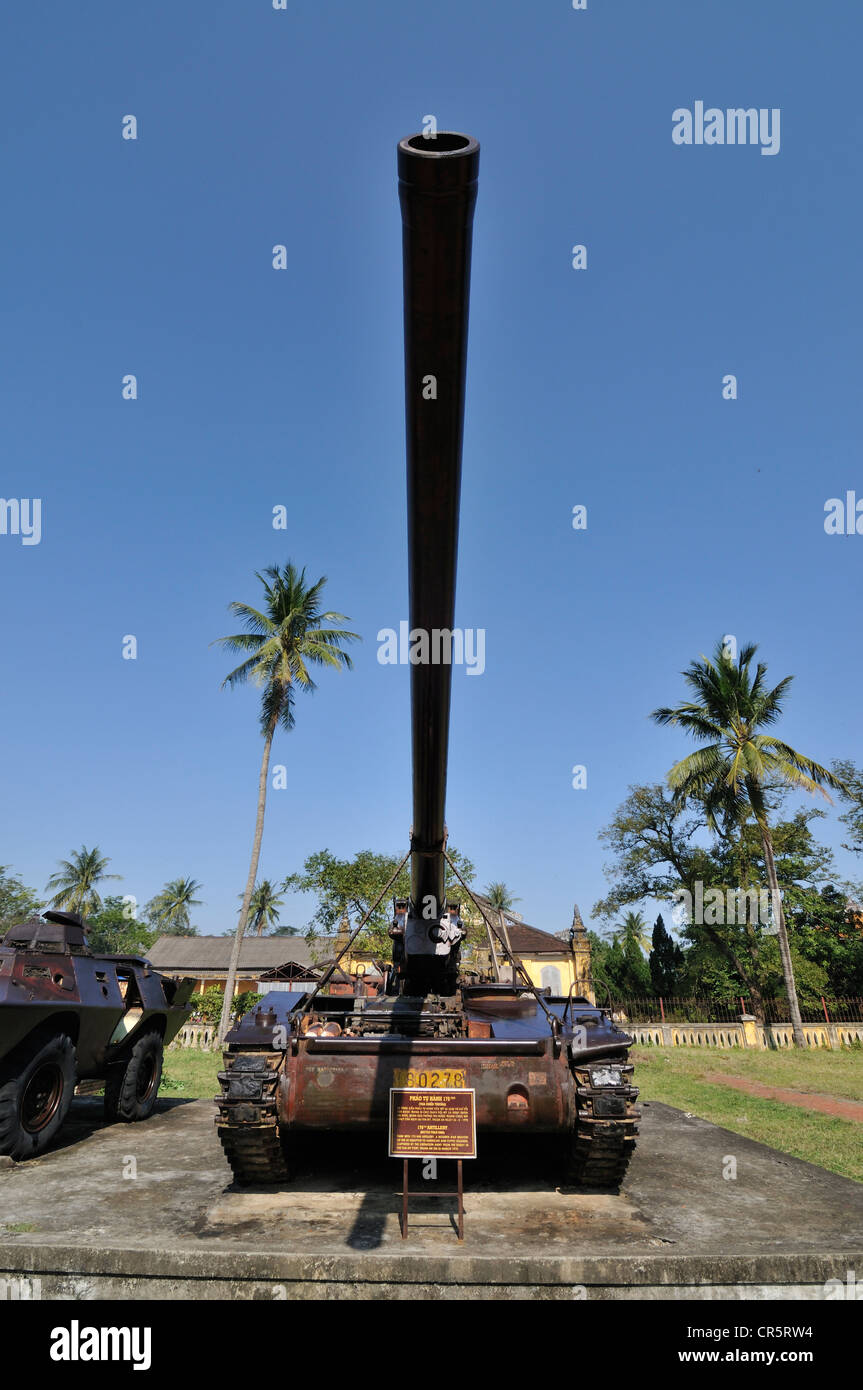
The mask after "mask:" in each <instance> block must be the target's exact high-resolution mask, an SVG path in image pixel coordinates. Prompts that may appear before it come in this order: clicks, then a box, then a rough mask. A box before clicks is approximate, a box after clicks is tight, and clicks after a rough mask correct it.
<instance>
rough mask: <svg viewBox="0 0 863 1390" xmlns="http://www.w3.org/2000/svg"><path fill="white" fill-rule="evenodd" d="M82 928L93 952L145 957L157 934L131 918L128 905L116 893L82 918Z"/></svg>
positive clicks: (144, 924)
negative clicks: (83, 921) (84, 927)
mask: <svg viewBox="0 0 863 1390" xmlns="http://www.w3.org/2000/svg"><path fill="white" fill-rule="evenodd" d="M86 927H87V941H88V943H89V946H90V950H91V951H92V952H93V953H94V955H103V954H105V955H118V956H146V954H147V952H148V951H149V949H150V947H151V946H152V945H153V942H154V941H155V940H156V937H157V936H158V934H159V933H158V932H157V931H153V930H151V929H150V928H149V927H148V926H147V924H146V922H141V921H139V920H138V919H137V918H136V917H133V916H132V915H131V911H130V904H129V903H128V902H127V901H125V900H124V899H123V898H121V897H118V896H116V895H114V896H110V897H107V898H106V899H105V901H104V902H103V904H102V906H101V908H100V910H99V911H98V912H94V913H92V914H91V915H90V916H89V917H88V918H87V919H86Z"/></svg>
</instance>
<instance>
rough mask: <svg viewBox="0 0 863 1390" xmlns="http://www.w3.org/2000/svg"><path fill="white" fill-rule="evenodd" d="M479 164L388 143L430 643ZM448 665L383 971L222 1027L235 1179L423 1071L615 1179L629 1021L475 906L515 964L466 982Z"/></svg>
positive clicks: (447, 592) (456, 470)
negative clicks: (543, 976)
mask: <svg viewBox="0 0 863 1390" xmlns="http://www.w3.org/2000/svg"><path fill="white" fill-rule="evenodd" d="M478 167H479V146H478V144H477V142H476V141H475V140H473V139H471V138H470V137H469V136H466V135H459V134H452V133H443V132H440V133H438V134H437V136H436V137H434V138H429V137H427V136H424V135H414V136H411V137H409V138H407V139H405V140H402V141H401V142H400V144H399V147H398V172H399V198H400V202H401V212H402V232H403V264H404V326H405V402H406V424H407V500H408V528H407V530H408V534H407V541H408V570H409V598H410V627H411V631H412V633H415V632H419V633H421V634H426V635H427V647H426V649H427V651H428V652H429V654H431V653H432V652H433V651H435V650H436V651H437V652H438V654H440V653H441V651H442V650H443V648H442V645H441V644H442V642H443V643H445V642H446V641H447V640H451V635H452V633H453V623H454V617H455V574H456V554H457V544H458V519H459V495H460V486H461V458H462V429H463V418H464V388H465V369H466V353H467V327H468V288H469V279H470V259H471V235H472V221H473V209H474V203H475V200H476V191H477V175H478ZM451 678H452V663H451V661H449V660H447V659H446V658H445V657H444V659H442V660H441V659H438V660H432V659H430V660H428V661H423V660H420V661H417V662H416V663H415V664H414V663H411V667H410V681H411V735H412V771H413V825H412V830H411V837H410V850H409V855H410V864H411V890H410V896H409V898H408V899H407V900H396V902H395V904H394V912H393V922H392V927H391V930H390V936H391V938H392V943H393V951H392V956H393V960H392V966H391V967H390V969H389V970H388V972H387V977H386V982H385V984H384V985H383V986H382V987H381V989H380V990H379V992H378V993H377V994H369V992H368V990H367V988H363V987H361V986H360V984H359V983H358V985H357V989H356V991H355V992H353V993H349V992H346V991H345V989H344V986H343V985H340V987H339V989H338V990H335V989H332V990H329V989H328V988H327V984H328V980H329V979H331V978H332V973H333V972H332V970H330V971H327V972H326V973H325V974H324V976H323V978H322V979H321V980H320V981H319V982H318V983H317V984H316V985H315V987H314V988H313V989H307V990H305V991H303V990H295V991H292V992H291V991H274V992H272V993H270V994H268V995H266V997H265V998H264V999H262V1000H261V1002H260V1004H259V1005H258V1007H257V1008H255V1009H254V1010H253V1011H252V1012H250V1013H249V1014H247V1015H246V1016H245V1018H243V1020H242V1022H241V1023H240V1024H239V1025H238V1026H237V1027H235V1028H234V1029H233V1030H232V1031H231V1032H229V1033H228V1034H227V1037H226V1039H225V1045H226V1052H225V1067H224V1070H223V1071H222V1072H221V1073H220V1081H221V1094H220V1095H219V1096H218V1097H217V1100H216V1104H217V1108H218V1113H217V1116H216V1124H217V1128H218V1133H219V1137H220V1139H221V1142H222V1145H223V1147H224V1150H225V1153H226V1155H227V1158H228V1160H229V1162H230V1165H231V1168H232V1170H233V1173H234V1177H235V1179H236V1180H237V1181H238V1182H240V1183H282V1182H285V1181H287V1180H289V1177H290V1166H291V1154H292V1137H293V1136H296V1135H301V1134H303V1133H313V1132H317V1133H319V1134H320V1133H321V1132H324V1131H326V1132H329V1133H331V1134H334V1135H335V1134H339V1133H345V1132H350V1131H357V1130H366V1129H369V1128H375V1129H380V1131H381V1132H382V1134H383V1133H385V1131H386V1126H387V1120H388V1105H389V1091H390V1088H391V1087H393V1086H405V1085H417V1084H420V1085H429V1084H430V1085H446V1086H456V1087H458V1086H465V1087H470V1088H472V1089H473V1090H474V1091H475V1103H476V1122H477V1133H478V1136H479V1142H480V1144H481V1143H482V1136H483V1135H484V1134H486V1135H489V1134H495V1135H506V1134H516V1133H520V1134H525V1133H527V1134H530V1135H533V1136H537V1137H538V1138H540V1137H542V1138H544V1139H545V1140H546V1141H549V1142H550V1141H554V1142H555V1144H556V1146H557V1151H558V1152H560V1153H561V1164H560V1178H561V1181H577V1182H582V1183H585V1184H589V1185H598V1186H614V1185H616V1184H617V1183H618V1182H619V1181H620V1179H621V1178H622V1176H623V1174H624V1172H625V1170H626V1166H627V1163H628V1161H629V1158H630V1155H631V1153H632V1150H633V1147H634V1144H635V1136H636V1133H637V1120H638V1111H637V1110H636V1108H635V1101H636V1097H637V1095H638V1092H637V1090H636V1089H635V1088H634V1086H633V1085H632V1070H633V1069H632V1066H631V1064H630V1063H629V1061H628V1048H629V1047H630V1046H631V1042H632V1039H631V1038H630V1037H629V1036H628V1035H627V1034H626V1033H624V1032H622V1031H621V1030H620V1029H619V1028H618V1027H617V1026H616V1024H615V1023H614V1021H613V1019H612V1018H611V1017H610V1016H609V1014H608V1013H607V1012H606V1011H605V1010H603V1009H600V1008H597V1007H595V1006H594V1005H592V1004H591V1003H590V1001H589V1000H588V999H587V998H583V997H579V996H575V995H574V994H573V993H572V992H570V994H569V995H568V996H566V997H554V996H552V995H550V994H548V993H546V992H545V991H541V990H539V989H537V988H536V987H535V985H534V984H532V983H531V981H530V979H529V977H528V976H527V974H526V972H525V971H524V970H523V968H522V967H521V965H520V963H519V962H518V961H517V960H516V959H515V958H514V957H513V956H512V953H511V951H510V950H509V946H508V942H507V940H506V935H505V933H503V932H500V933H499V932H498V927H497V926H496V924H495V922H494V920H492V919H491V918H490V917H488V916H487V914H486V913H485V912H484V911H483V910H482V909H480V911H482V915H483V916H484V917H485V919H486V926H487V929H488V931H489V941H490V945H491V946H492V950H491V953H490V955H491V958H492V959H494V960H495V962H497V958H498V954H499V955H500V956H502V957H503V958H504V959H505V960H506V961H507V963H508V973H509V978H508V980H503V979H501V978H500V976H501V972H500V971H499V970H498V969H497V968H496V969H495V975H496V976H497V978H494V979H490V980H488V981H486V982H483V981H482V980H473V981H472V982H468V979H467V977H466V976H465V975H464V973H463V972H462V971H461V970H460V949H461V943H462V941H463V939H464V937H465V934H466V932H465V926H464V923H463V920H462V916H461V905H460V903H459V902H457V901H448V900H447V897H446V893H445V883H446V867H447V862H448V861H447V853H446V827H445V819H444V806H445V793H446V774H447V751H448V742H449V716H450V687H451ZM477 906H478V905H477ZM359 930H360V928H357V931H359ZM356 935H357V933H356V932H355V933H354V937H356ZM352 939H353V938H352ZM495 941H496V946H495ZM342 954H344V952H343V953H342Z"/></svg>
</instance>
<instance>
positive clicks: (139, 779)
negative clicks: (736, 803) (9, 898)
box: [0, 0, 863, 932]
mask: <svg viewBox="0 0 863 1390" xmlns="http://www.w3.org/2000/svg"><path fill="white" fill-rule="evenodd" d="M430 16H431V11H430V9H429V7H428V6H426V5H422V4H419V3H410V4H408V3H404V2H403V0H400V2H399V3H395V2H394V3H383V2H382V0H378V2H377V3H373V4H369V5H362V6H361V5H357V4H355V3H354V4H348V3H345V2H344V0H336V2H335V3H334V2H332V0H331V2H330V3H326V4H319V5H303V4H300V3H296V0H289V4H288V9H287V11H284V12H277V11H274V10H273V9H272V6H271V3H270V0H243V3H242V4H239V3H235V2H232V3H219V2H218V0H206V3H204V0H170V3H167V2H166V0H150V3H148V4H147V5H146V6H125V5H123V6H118V5H116V4H114V3H107V2H106V0H91V3H89V4H88V5H87V6H86V7H84V9H82V8H81V7H79V6H71V5H68V4H62V3H59V0H55V2H54V3H47V4H40V5H38V6H25V5H23V4H19V5H17V6H16V7H15V8H14V10H11V11H10V12H9V13H8V14H7V16H6V18H5V21H4V29H5V39H4V45H3V52H2V56H0V75H2V82H0V91H2V97H0V101H2V109H3V123H2V183H3V190H4V206H5V211H4V218H3V242H4V255H3V258H2V267H0V276H2V293H0V315H2V326H0V339H2V343H3V348H4V353H3V358H4V363H3V370H2V373H0V395H2V400H0V409H2V443H3V448H2V473H0V477H2V485H0V494H2V495H3V496H4V497H6V498H15V497H17V498H22V497H39V498H41V499H42V507H43V521H42V539H41V542H40V544H38V545H32V546H25V545H23V544H22V543H21V538H20V537H18V536H13V535H8V534H7V535H0V586H2V589H0V592H2V603H3V610H2V611H3V641H2V662H3V710H4V717H3V721H2V731H3V738H2V775H3V786H4V796H3V799H2V839H0V863H7V864H11V865H12V866H13V868H14V870H15V871H16V872H19V873H20V874H21V875H22V876H23V878H24V880H25V881H26V882H28V883H31V884H33V885H34V886H36V887H37V888H41V887H43V885H44V883H45V880H46V878H47V877H48V875H49V874H50V873H51V872H52V871H53V869H54V867H55V864H56V861H57V860H58V859H59V858H62V857H66V856H67V855H68V854H69V852H70V851H71V850H72V849H73V848H75V847H77V846H79V845H81V844H82V842H83V843H86V844H87V845H88V846H89V845H92V844H98V845H99V846H100V847H101V849H102V850H103V852H104V853H106V854H108V855H110V857H111V860H112V868H113V869H114V870H116V871H117V872H118V873H120V874H122V875H123V881H122V884H120V885H118V888H119V891H122V892H127V893H131V894H134V895H135V896H136V897H137V898H138V900H139V901H141V902H143V901H146V899H147V898H149V897H150V896H151V895H152V894H153V893H154V892H155V891H157V890H158V888H159V887H160V886H161V884H162V883H163V882H164V881H165V880H166V879H167V878H171V877H176V876H179V875H192V876H194V877H195V878H197V879H199V880H201V881H202V882H203V884H204V892H203V895H202V896H203V897H204V900H205V906H204V907H203V908H201V909H200V910H199V911H198V912H197V914H196V920H197V922H198V924H199V925H200V927H201V929H202V930H205V931H211V932H221V931H223V930H224V929H225V928H227V927H229V926H231V925H232V924H233V922H234V920H235V913H236V909H237V895H238V894H239V892H240V891H241V889H242V887H243V884H244V881H245V876H246V873H247V869H248V854H249V849H250V843H251V835H252V829H253V822H254V807H255V797H256V788H257V775H258V763H259V757H260V751H261V749H260V736H259V734H258V730H257V708H256V696H255V693H254V691H253V690H251V689H250V690H247V691H240V692H236V691H235V692H225V691H221V690H220V689H219V683H220V680H221V678H222V676H223V675H224V673H225V672H226V670H227V669H228V666H227V662H226V658H225V655H224V654H222V653H220V651H219V649H218V648H214V647H210V646H209V645H208V644H209V643H210V642H211V641H212V639H214V638H216V637H218V636H220V635H222V634H224V633H226V632H229V631H231V630H233V624H232V620H231V619H230V617H229V616H228V614H227V605H228V603H229V602H230V601H231V600H232V599H243V600H246V601H251V602H254V601H255V600H256V598H257V583H256V581H255V579H254V571H255V570H256V569H260V568H262V567H264V566H265V565H268V564H272V563H275V562H279V563H281V562H284V561H285V560H286V559H287V558H289V557H290V558H292V559H293V560H295V561H296V562H298V563H299V564H303V565H305V566H307V567H308V570H309V573H310V575H311V576H313V577H315V578H317V577H318V576H319V575H321V574H326V575H328V576H329V583H328V586H327V597H328V600H329V603H330V604H331V606H333V607H334V608H336V609H339V610H341V611H342V612H344V613H347V614H348V615H350V618H351V620H352V626H353V628H354V629H355V630H356V631H358V632H360V633H362V634H363V637H364V641H363V644H362V646H360V647H358V648H357V649H356V650H355V662H356V669H355V670H354V672H353V673H351V674H347V675H334V674H329V673H324V674H323V675H322V677H321V680H320V688H319V691H318V693H317V694H316V695H315V696H314V697H313V698H311V699H307V700H301V701H300V702H299V705H298V710H297V727H296V730H295V732H294V733H292V734H291V735H289V736H281V737H280V738H279V740H278V741H277V744H276V747H275V751H274V761H275V762H276V763H284V764H285V765H286V767H287V769H288V778H287V788H286V789H285V790H279V791H272V792H271V793H270V799H269V809H268V813H267V824H266V830H265V836H264V849H263V856H262V862H261V872H262V874H266V875H269V876H271V877H274V878H277V877H281V876H283V875H284V874H286V873H288V872H290V871H292V870H294V869H296V868H297V867H299V865H300V864H301V862H302V860H303V858H304V857H305V856H306V855H307V854H308V853H310V852H312V851H314V850H316V849H319V848H322V847H324V846H329V847H330V848H331V849H332V850H334V851H335V852H337V853H339V854H341V855H346V856H347V855H350V854H352V853H353V852H355V851H356V850H359V849H362V848H366V847H372V848H375V849H381V850H391V851H395V850H398V849H399V848H400V847H406V837H407V831H408V823H409V818H410V787H409V777H410V768H409V720H408V677H407V668H405V667H389V666H381V665H379V664H378V662H377V660H376V651H377V643H376V640H375V639H376V634H377V632H378V630H379V629H380V628H382V627H387V626H393V627H394V626H396V625H397V624H398V622H399V620H400V619H402V618H404V617H406V616H407V601H406V588H407V578H406V556H405V500H404V413H403V412H404V405H403V380H402V337H401V262H400V256H401V249H400V220H399V211H398V202H397V196H396V177H395V149H396V143H397V141H398V139H399V138H400V137H402V136H404V135H407V134H410V133H412V132H414V131H416V130H419V129H420V128H421V123H422V119H423V117H424V116H425V115H427V114H430V113H431V114H434V115H435V117H436V119H437V121H438V125H439V128H440V129H442V130H443V129H455V130H461V131H467V132H469V133H470V134H472V135H474V136H476V137H477V138H478V139H479V141H480V142H481V145H482V155H481V166H480V191H479V200H478V204H477V213H476V221H475V228H474V272H473V286H472V301H471V339H470V350H469V373H468V398H467V417H466V430H465V452H464V484H463V498H462V529H461V549H460V561H459V588H458V607H457V616H456V620H457V622H458V623H459V625H460V626H462V627H465V628H466V627H483V628H485V630H486V633H487V638H486V643H487V651H486V671H485V673H484V674H483V675H482V677H469V676H467V674H466V672H465V671H463V670H461V671H456V673H455V679H454V684H453V727H452V746H451V762H450V767H451V772H450V784H449V795H448V822H449V828H450V834H451V838H452V841H453V843H454V844H456V845H457V846H458V847H459V848H460V849H461V850H463V851H464V852H466V853H468V854H469V855H470V856H471V858H472V859H473V860H474V862H475V863H476V865H477V868H478V881H479V883H480V884H483V883H485V882H487V881H489V880H490V879H495V878H502V879H505V880H506V882H507V883H508V884H509V885H510V887H511V888H512V890H513V891H514V892H515V893H517V894H518V895H519V897H520V898H521V899H522V902H521V904H520V905H519V906H520V908H521V910H522V911H523V912H524V914H525V916H526V917H527V918H528V919H529V920H531V921H533V922H535V923H536V924H537V925H538V926H542V927H545V928H546V929H548V930H551V931H557V930H560V929H561V928H563V927H565V926H566V925H568V922H569V919H570V915H571V909H572V902H573V900H578V902H579V904H580V905H581V908H582V911H583V912H584V914H585V916H586V915H587V912H588V910H589V908H590V906H591V905H592V904H593V903H594V902H595V901H596V899H597V898H598V897H599V896H600V895H601V894H602V893H603V892H604V891H605V886H606V885H605V879H604V877H603V873H602V861H603V853H602V849H601V846H600V845H599V844H598V843H597V839H596V836H597V831H598V830H599V829H600V828H601V827H602V826H603V825H605V824H606V823H607V822H608V820H609V818H610V816H611V815H612V813H613V811H614V808H615V807H616V806H617V805H618V803H619V802H620V801H621V800H622V799H623V797H624V796H625V794H626V789H627V785H628V784H629V783H632V782H638V781H653V780H659V779H660V778H661V777H662V776H663V775H664V773H665V772H666V770H667V768H668V767H669V766H670V764H671V763H672V762H673V761H674V760H675V759H676V758H677V757H678V756H680V755H681V754H682V753H683V752H684V751H686V749H687V745H686V744H685V743H684V742H683V741H682V739H681V736H680V735H678V734H677V733H675V732H674V731H667V730H659V729H656V728H655V727H654V726H653V725H652V724H651V723H650V722H649V721H648V719H647V715H648V713H649V711H650V710H651V709H652V708H654V707H655V706H656V705H659V704H665V703H674V702H676V700H677V699H678V698H679V697H681V696H682V694H683V683H682V681H681V679H680V676H679V672H680V671H681V669H682V668H683V667H684V666H685V665H687V664H688V662H689V661H690V660H691V659H692V658H693V657H694V656H696V655H698V654H699V653H700V652H703V651H708V650H709V649H710V648H711V647H712V646H713V644H714V642H715V641H716V640H717V638H719V637H720V636H722V635H723V634H725V633H732V634H735V635H736V636H737V637H738V639H739V640H741V641H742V640H747V639H750V640H755V641H757V642H758V643H759V644H760V648H761V655H762V656H763V657H764V659H765V660H766V661H767V662H768V667H769V672H770V675H771V676H772V677H775V679H776V680H778V679H779V678H780V677H782V676H784V675H786V674H788V673H794V674H795V676H796V680H795V682H794V685H793V687H792V692H791V697H790V699H789V702H788V713H787V717H786V719H785V720H784V722H783V725H782V730H783V733H784V735H785V736H786V737H787V738H788V740H789V741H790V742H792V743H794V744H796V745H797V746H799V747H801V748H802V749H803V750H804V751H806V752H807V753H809V754H811V755H812V756H814V757H815V758H817V759H819V760H820V761H829V759H831V758H833V757H852V758H856V759H857V760H858V761H859V760H861V759H863V748H861V738H860V722H859V708H860V690H861V678H863V671H861V639H860V620H859V615H858V610H859V604H860V572H861V565H863V536H853V537H849V536H845V537H839V536H827V535H826V534H825V532H824V525H823V521H824V504H825V501H826V500H827V499H828V498H831V497H836V496H842V495H844V493H845V492H846V490H848V489H856V491H857V493H858V495H859V496H860V497H863V466H861V462H860V424H861V422H860V408H861V407H860V401H861V393H860V374H861V353H860V326H859V324H860V303H861V262H860V252H859V224H860V214H861V191H860V164H859V150H860V147H861V137H863V130H861V124H863V117H861V106H860V102H859V72H858V66H859V53H860V48H861V39H863V11H861V10H860V7H859V5H857V4H855V3H852V0H848V3H831V4H829V5H826V6H820V7H815V6H813V5H811V4H809V3H804V0H795V2H794V3H789V0H781V2H780V0H760V3H759V4H758V5H757V6H752V5H751V3H747V0H730V3H727V4H725V5H724V6H722V7H721V9H717V8H716V7H714V6H706V5H694V4H692V0H657V3H648V2H647V0H614V2H613V3H611V2H610V0H589V5H588V9H587V11H586V12H575V11H573V10H572V8H571V6H570V4H569V0H543V2H542V4H540V5H536V4H535V5H526V4H516V3H513V2H512V0H495V3H491V0H470V3H467V4H466V3H464V0H461V2H460V3H457V2H456V0H440V3H438V4H436V5H435V6H434V17H433V19H432V18H431V17H430ZM697 100H703V101H704V102H705V104H706V105H708V106H709V105H715V106H717V107H720V108H725V107H729V106H732V107H733V106H745V107H749V106H754V107H757V108H762V107H764V108H771V109H772V108H774V107H778V108H780V110H781V149H780V152H779V153H778V154H777V155H776V156H774V157H764V156H762V155H761V154H760V152H759V150H758V149H757V148H751V147H729V146H724V147H707V146H702V147H695V146H693V147H680V146H676V145H674V144H673V142H672V139H671V129H672V112H673V110H674V109H675V108H678V107H684V106H686V107H690V108H691V107H693V105H694V103H695V102H696V101H697ZM129 113H132V114H134V115H135V116H136V117H137V120H138V124H139V129H138V139H137V141H134V142H133V141H125V140H123V139H122V138H121V122H122V118H123V117H124V115H126V114H129ZM276 243H284V244H285V245H286V246H287V247H288V257H289V264H288V269H287V270H285V271H283V272H277V271H274V270H273V269H272V264H271V261H272V251H271V248H272V247H273V246H274V245H275V244H276ZM576 243H583V244H585V245H586V246H587V248H588V268H587V270H586V271H578V272H577V271H574V270H573V269H572V268H571V264H570V260H571V256H570V248H571V247H572V246H573V245H574V244H576ZM126 373H135V375H136V376H137V378H138V382H139V399H138V400H137V401H123V400H122V399H121V380H122V378H123V376H124V375H125V374H126ZM726 373H734V374H736V376H737V378H738V383H739V398H738V399H737V400H736V401H725V400H723V399H722V378H723V376H724V375H725V374H726ZM578 503H582V504H584V505H586V506H587V507H588V529H587V530H586V531H585V532H575V531H573V529H572V526H571V520H570V519H571V513H572V508H573V506H574V505H575V504H578ZM279 504H284V505H285V506H286V507H287V508H288V514H289V524H288V530H287V531H286V532H285V531H274V530H273V528H272V509H273V507H274V506H277V505H279ZM126 634H134V635H135V636H136V637H137V640H138V659H137V660H136V661H126V660H123V659H122V640H123V637H124V636H125V635H126ZM576 763H581V764H584V765H586V767H587V770H588V785H587V788H586V789H585V790H580V791H575V790H573V789H572V787H571V776H570V770H571V768H572V766H573V765H574V764H576ZM824 832H825V837H826V838H827V839H828V840H830V841H831V842H832V843H833V844H834V845H838V843H839V840H840V838H841V827H840V826H838V825H837V823H836V818H835V813H834V814H832V815H831V818H830V820H829V822H827V823H825V826H824ZM839 863H840V866H841V867H842V868H843V869H844V871H845V872H846V873H849V874H851V873H853V872H854V869H855V865H854V861H853V859H852V858H851V856H849V855H847V854H841V853H840V855H839ZM858 872H859V869H858ZM312 908H313V904H312V903H310V902H308V901H306V900H300V899H298V900H294V901H293V902H292V903H291V906H290V910H289V912H288V913H287V920H289V921H293V922H294V923H296V924H297V925H302V924H303V923H304V922H305V921H306V920H307V918H308V916H309V915H310V912H311V910H312Z"/></svg>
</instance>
